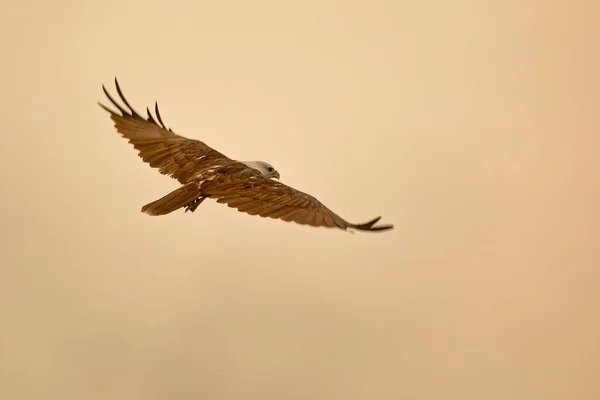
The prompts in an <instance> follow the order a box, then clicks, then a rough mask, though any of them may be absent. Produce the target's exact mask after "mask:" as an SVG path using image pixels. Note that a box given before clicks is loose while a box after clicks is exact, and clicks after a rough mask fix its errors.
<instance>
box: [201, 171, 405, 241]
mask: <svg viewBox="0 0 600 400" xmlns="http://www.w3.org/2000/svg"><path fill="white" fill-rule="evenodd" d="M229 168H231V169H238V171H235V170H230V171H227V169H229ZM229 168H228V167H225V168H224V169H223V170H221V171H218V173H217V174H216V175H215V177H214V179H212V180H210V181H207V182H205V183H204V184H203V185H202V192H203V193H205V194H206V195H208V196H209V197H211V198H214V199H216V200H217V202H219V203H225V204H227V205H228V206H229V207H232V208H237V210H238V211H241V212H245V213H247V214H250V215H259V216H261V217H269V218H277V219H281V220H284V221H293V222H296V223H298V224H302V225H311V226H324V227H328V228H340V229H344V230H347V229H348V228H350V229H356V230H363V231H385V230H389V229H392V228H393V227H394V226H393V225H379V226H376V225H375V224H376V223H377V222H378V221H379V219H380V218H381V217H377V218H374V219H372V220H371V221H368V222H365V223H362V224H353V223H350V222H348V221H346V220H344V219H343V218H341V217H340V216H339V215H337V214H335V213H334V212H333V211H331V210H330V209H329V208H327V207H326V206H325V205H323V204H322V203H321V202H320V201H319V200H317V199H316V198H314V197H312V196H311V195H309V194H306V193H303V192H301V191H299V190H296V189H294V188H292V187H290V186H287V185H285V184H283V183H281V182H277V181H274V180H271V179H267V178H265V177H263V176H261V175H260V174H259V173H254V172H253V171H251V170H250V169H248V168H242V167H236V166H235V165H232V166H231V167H229Z"/></svg>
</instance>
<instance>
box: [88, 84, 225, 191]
mask: <svg viewBox="0 0 600 400" xmlns="http://www.w3.org/2000/svg"><path fill="white" fill-rule="evenodd" d="M115 86H116V88H117V93H118V95H119V97H120V99H121V101H122V102H123V104H124V106H123V105H121V104H119V103H118V102H117V101H115V100H114V99H113V98H112V96H111V95H110V94H109V93H108V91H107V90H106V88H105V87H104V85H103V86H102V89H103V90H104V93H105V94H106V97H108V99H109V100H110V102H111V103H112V104H113V105H114V106H115V107H116V108H117V109H118V111H119V112H115V111H113V110H111V109H109V108H108V107H106V106H105V105H103V104H102V103H98V104H99V105H100V106H101V107H102V108H104V109H105V110H106V111H108V112H109V113H110V118H111V119H112V120H113V121H114V123H115V128H116V129H117V131H118V132H119V133H120V134H121V135H122V136H123V137H124V138H126V139H128V140H129V143H131V144H133V147H135V148H136V149H137V150H138V151H139V156H140V157H141V158H142V159H143V160H144V161H145V162H147V163H148V164H150V166H151V167H154V168H158V169H159V171H160V173H161V174H165V175H169V176H171V177H173V178H175V179H177V180H178V181H179V182H181V183H182V184H185V183H187V182H189V181H190V180H191V179H192V178H194V177H195V176H197V175H198V174H199V173H201V172H202V170H204V169H206V168H210V167H213V166H215V165H219V164H223V163H227V162H231V160H230V159H229V158H228V157H226V156H224V155H223V154H221V153H219V152H218V151H216V150H214V149H212V148H211V147H209V146H207V145H206V144H204V143H203V142H201V141H199V140H193V139H188V138H185V137H183V136H180V135H177V134H176V133H174V132H173V131H172V130H171V129H168V128H167V127H166V126H165V124H164V123H163V121H162V118H161V116H160V113H159V111H158V104H155V107H154V110H155V111H154V112H155V114H156V119H155V118H154V117H153V116H152V114H151V113H150V110H149V109H148V108H146V112H147V117H146V118H144V117H143V116H141V115H140V114H138V113H137V112H136V111H135V110H134V109H133V108H132V107H131V106H130V105H129V102H128V101H127V100H126V99H125V96H123V93H122V91H121V88H120V87H119V83H118V82H117V79H116V78H115Z"/></svg>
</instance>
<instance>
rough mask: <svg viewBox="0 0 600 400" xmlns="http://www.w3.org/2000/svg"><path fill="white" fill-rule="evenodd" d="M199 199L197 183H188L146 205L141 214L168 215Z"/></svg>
mask: <svg viewBox="0 0 600 400" xmlns="http://www.w3.org/2000/svg"><path fill="white" fill-rule="evenodd" d="M198 197H200V188H199V187H198V183H197V182H189V183H186V184H185V185H183V186H181V187H180V188H179V189H177V190H174V191H172V192H171V193H169V194H168V195H166V196H164V197H162V198H160V199H158V200H156V201H153V202H152V203H148V204H146V205H145V206H144V207H142V212H144V213H146V214H149V215H165V214H169V213H171V212H173V211H175V210H177V209H179V208H181V207H185V206H187V205H188V204H190V203H191V202H193V201H194V200H196V199H197V198H198Z"/></svg>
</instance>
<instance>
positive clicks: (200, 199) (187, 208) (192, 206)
mask: <svg viewBox="0 0 600 400" xmlns="http://www.w3.org/2000/svg"><path fill="white" fill-rule="evenodd" d="M204 199H206V197H198V198H197V199H196V200H194V201H192V202H191V203H190V204H188V205H187V206H185V212H188V211H190V212H194V211H196V208H198V206H199V205H200V204H201V203H202V202H203V201H204Z"/></svg>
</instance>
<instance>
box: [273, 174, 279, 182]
mask: <svg viewBox="0 0 600 400" xmlns="http://www.w3.org/2000/svg"><path fill="white" fill-rule="evenodd" d="M273 178H275V179H277V180H279V172H275V174H274V175H273Z"/></svg>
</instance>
